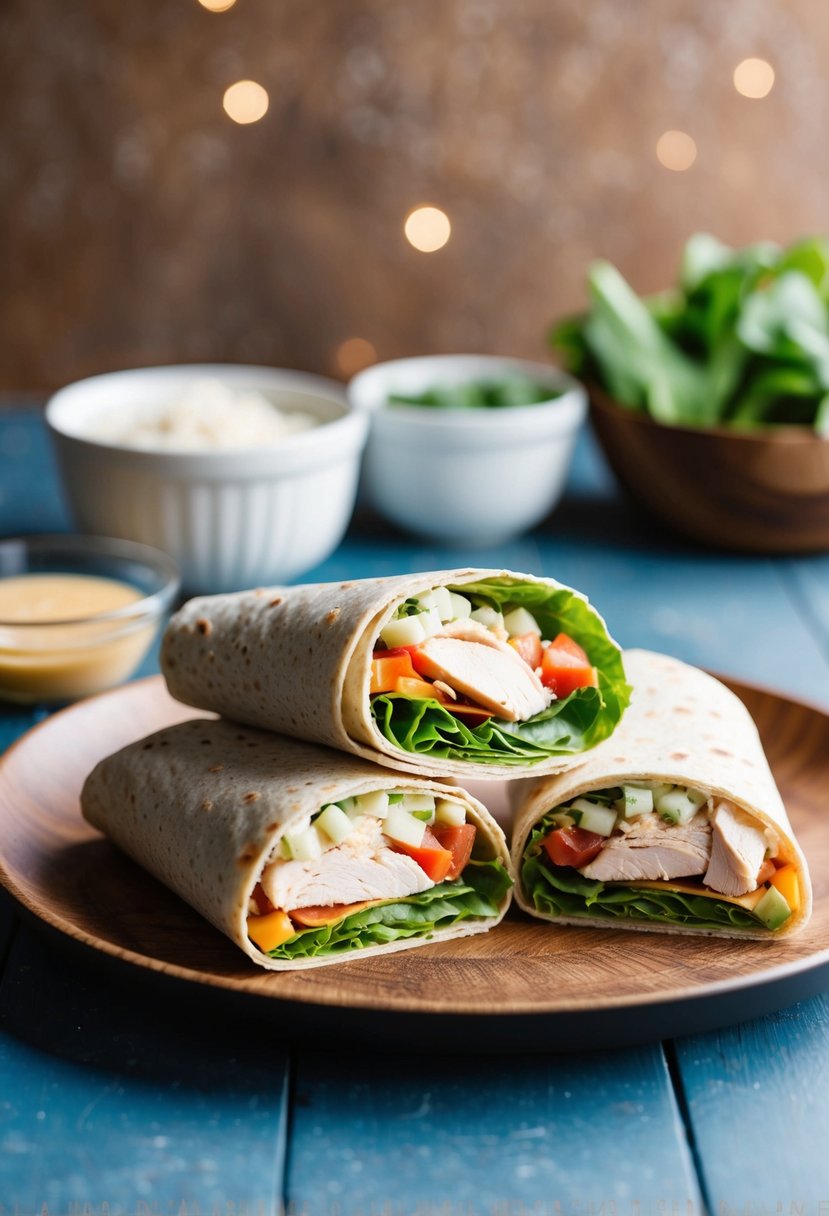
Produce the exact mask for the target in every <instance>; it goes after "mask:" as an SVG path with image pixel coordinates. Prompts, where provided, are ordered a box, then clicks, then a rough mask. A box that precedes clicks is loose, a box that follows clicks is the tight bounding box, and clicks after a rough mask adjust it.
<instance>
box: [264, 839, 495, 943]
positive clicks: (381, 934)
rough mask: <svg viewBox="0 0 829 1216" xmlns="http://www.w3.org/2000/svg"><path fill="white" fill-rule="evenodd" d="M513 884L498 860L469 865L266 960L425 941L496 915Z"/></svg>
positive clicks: (304, 935) (304, 936)
mask: <svg viewBox="0 0 829 1216" xmlns="http://www.w3.org/2000/svg"><path fill="white" fill-rule="evenodd" d="M511 886H512V879H511V878H510V876H509V874H508V873H507V871H506V869H505V868H504V866H503V864H502V863H501V862H500V861H498V860H492V861H470V862H469V863H468V864H467V865H466V867H465V868H464V871H463V874H462V875H461V876H460V878H456V879H454V880H453V881H452V882H441V883H438V884H437V885H436V886H434V887H430V888H429V890H428V891H421V892H420V894H419V895H410V896H408V898H407V899H399V900H395V901H394V902H393V903H387V904H376V905H375V906H374V907H372V908H364V909H363V911H362V912H355V913H354V914H353V915H351V916H346V917H345V918H344V919H343V920H341V921H337V922H336V923H335V924H333V925H324V926H322V928H319V929H304V930H303V931H302V932H301V933H298V934H297V935H296V936H295V937H292V938H290V939H289V940H288V941H287V942H283V943H282V945H281V946H277V947H276V949H275V950H271V951H270V952H269V954H270V957H271V958H279V959H299V958H318V957H324V956H327V955H330V954H348V953H350V952H351V951H352V950H361V949H362V948H363V947H364V946H374V945H382V944H384V943H386V942H395V941H400V940H401V939H402V938H407V937H424V938H428V937H430V936H431V934H432V933H434V932H435V931H436V930H438V929H449V928H451V927H452V926H453V925H457V924H460V922H461V921H464V920H470V919H475V920H479V919H481V918H483V917H494V916H497V915H498V912H499V909H500V905H501V901H502V900H503V898H504V896H505V895H506V893H507V891H508V890H509V889H510V887H511Z"/></svg>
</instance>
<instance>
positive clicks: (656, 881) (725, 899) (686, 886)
mask: <svg viewBox="0 0 829 1216" xmlns="http://www.w3.org/2000/svg"><path fill="white" fill-rule="evenodd" d="M607 885H608V886H619V887H621V886H625V887H635V888H636V889H637V890H640V889H641V890H645V891H677V892H678V893H679V894H680V895H702V896H705V898H706V899H716V900H719V902H720V903H723V904H736V905H737V907H738V908H745V909H746V911H747V912H753V911H754V909H755V908H756V907H757V905H758V904H759V902H760V900H761V899H762V898H763V896H764V895H765V894H766V891H767V889H768V888H767V887H765V886H762V887H758V888H757V890H756V891H748V892H747V893H746V894H745V895H722V894H721V893H720V892H719V891H711V890H710V889H709V888H708V887H697V886H694V884H693V883H690V882H666V881H665V879H663V878H653V879H646V878H643V879H639V880H638V881H637V882H626V883H608V884H607Z"/></svg>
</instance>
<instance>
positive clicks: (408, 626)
mask: <svg viewBox="0 0 829 1216" xmlns="http://www.w3.org/2000/svg"><path fill="white" fill-rule="evenodd" d="M424 615H425V613H422V612H421V613H419V614H418V615H417V616H404V617H401V618H400V620H399V621H389V622H388V624H387V625H384V626H383V628H382V629H381V630H380V637H381V638H382V639H383V641H384V642H385V643H386V645H387V646H388V647H389V649H390V650H393V649H394V648H395V646H416V645H417V643H418V642H423V641H425V640H426V631H425V630H424V628H423V625H422V624H421V618H422V617H423V616H424Z"/></svg>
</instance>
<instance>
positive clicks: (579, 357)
mask: <svg viewBox="0 0 829 1216" xmlns="http://www.w3.org/2000/svg"><path fill="white" fill-rule="evenodd" d="M588 282H589V287H590V308H589V310H588V312H587V313H586V314H584V315H583V316H580V317H569V318H566V319H565V320H564V321H562V322H561V323H559V324H558V325H557V326H556V327H555V329H554V330H553V332H552V334H551V342H552V344H553V346H554V347H556V348H557V349H558V350H559V351H560V353H561V354H562V356H563V358H564V361H565V363H566V365H567V366H568V368H569V369H570V370H571V371H573V372H575V373H576V374H578V375H580V376H582V377H583V378H584V379H587V380H591V381H593V382H595V383H596V384H598V385H599V386H600V387H602V388H603V389H605V391H606V392H608V393H609V394H610V395H611V396H612V397H613V398H614V399H615V400H616V401H618V402H619V404H621V405H624V406H628V407H629V408H631V409H635V410H642V411H645V412H647V413H649V414H650V415H651V417H653V418H655V419H657V421H659V422H662V423H666V424H669V425H671V424H673V425H682V426H714V425H732V426H735V427H758V426H767V425H792V424H794V425H806V426H811V427H814V428H815V429H816V430H818V432H819V433H821V434H823V433H825V431H826V426H827V415H829V405H827V404H826V400H827V395H829V239H824V238H817V237H815V238H809V239H808V240H803V241H800V242H798V243H797V244H795V245H792V246H790V247H789V248H788V249H780V248H779V247H778V246H777V245H773V244H771V243H770V242H761V243H758V244H756V245H749V246H746V247H745V248H743V249H731V248H729V246H727V245H724V244H722V242H720V241H718V240H717V239H716V238H715V237H713V236H710V235H709V234H707V233H697V234H696V235H695V236H693V237H691V239H690V240H689V241H688V243H687V245H686V247H685V251H684V254H683V257H682V265H681V268H680V275H679V285H678V288H677V289H676V290H675V291H671V292H663V293H662V294H661V295H658V296H652V297H650V298H646V299H640V298H639V297H638V296H637V295H636V293H635V292H634V291H632V289H631V288H630V287H629V286H628V284H627V283H626V282H625V280H624V279H623V278H622V276H621V275H620V274H619V272H618V271H617V270H616V269H615V268H614V267H613V266H611V265H609V264H608V263H607V262H595V263H594V264H593V266H592V267H591V268H590V271H589V275H588Z"/></svg>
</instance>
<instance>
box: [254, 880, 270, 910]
mask: <svg viewBox="0 0 829 1216" xmlns="http://www.w3.org/2000/svg"><path fill="white" fill-rule="evenodd" d="M252 899H253V902H254V903H255V904H256V906H257V908H258V909H259V915H260V916H264V915H265V913H266V912H275V911H276V908H274V906H273V904H272V903H271V901H270V900H269V899H268V897H267V895H266V894H265V892H264V890H263V888H262V884H261V882H258V883H257V884H256V886H255V887H254V888H253V895H252Z"/></svg>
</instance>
